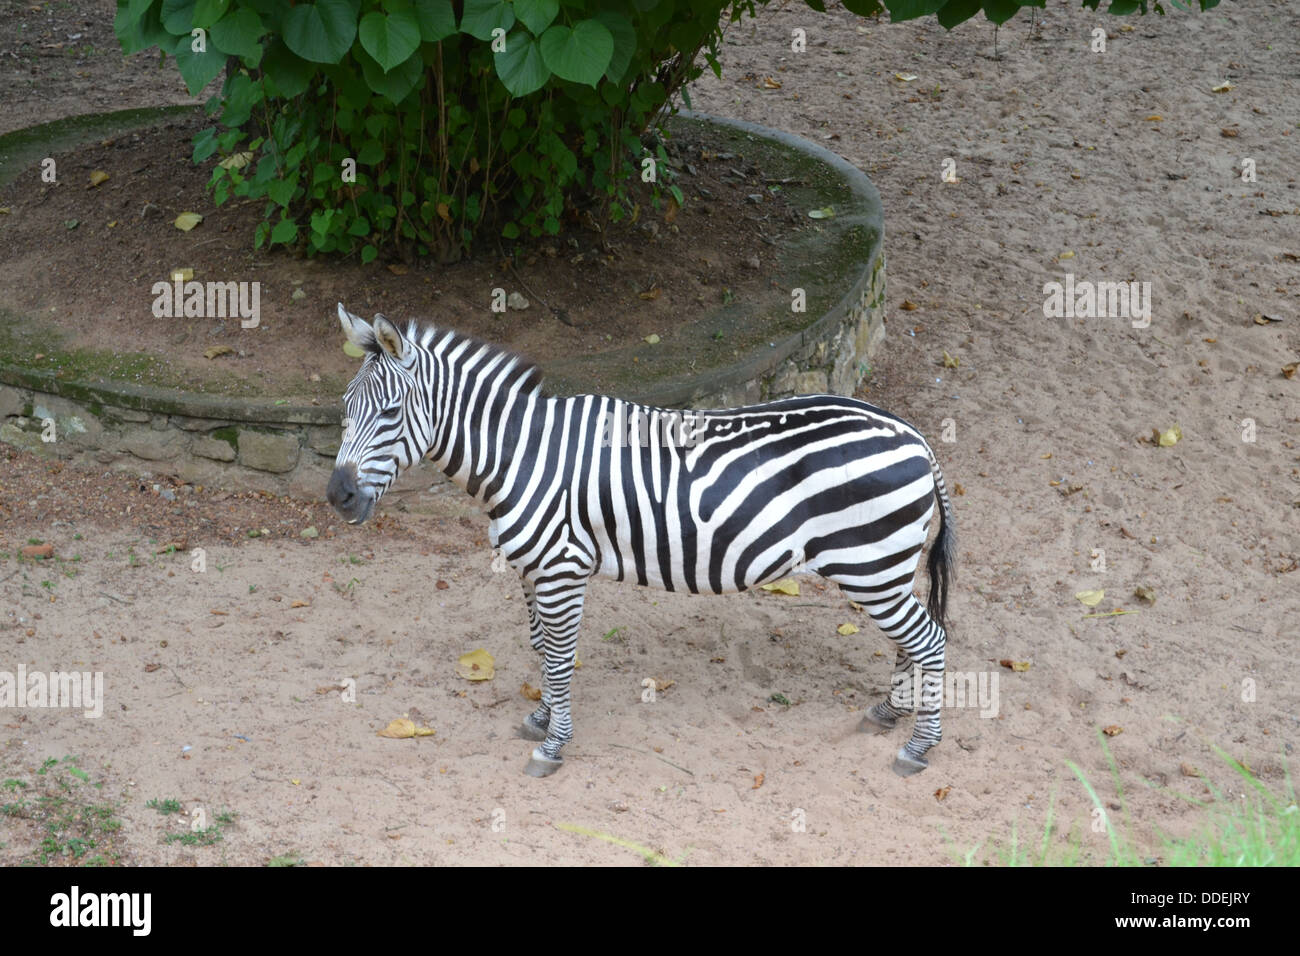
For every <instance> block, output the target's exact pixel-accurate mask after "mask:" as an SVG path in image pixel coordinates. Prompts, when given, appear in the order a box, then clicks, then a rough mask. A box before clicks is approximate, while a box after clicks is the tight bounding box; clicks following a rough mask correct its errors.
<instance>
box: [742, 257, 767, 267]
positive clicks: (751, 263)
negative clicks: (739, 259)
mask: <svg viewBox="0 0 1300 956" xmlns="http://www.w3.org/2000/svg"><path fill="white" fill-rule="evenodd" d="M762 265H763V264H762V263H761V262H759V261H758V256H750V257H749V258H748V259H746V260H745V268H747V269H755V270H757V269H760V268H762Z"/></svg>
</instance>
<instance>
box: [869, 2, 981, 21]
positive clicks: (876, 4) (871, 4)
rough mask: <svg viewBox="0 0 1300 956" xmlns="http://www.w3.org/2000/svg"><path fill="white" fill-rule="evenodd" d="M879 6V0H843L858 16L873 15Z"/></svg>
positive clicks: (878, 9) (878, 10) (877, 11)
mask: <svg viewBox="0 0 1300 956" xmlns="http://www.w3.org/2000/svg"><path fill="white" fill-rule="evenodd" d="M880 8H881V4H880V0H844V9H845V10H847V11H849V13H856V14H857V15H858V16H860V17H874V16H875V15H876V14H877V13H879V12H880ZM972 16H973V14H972Z"/></svg>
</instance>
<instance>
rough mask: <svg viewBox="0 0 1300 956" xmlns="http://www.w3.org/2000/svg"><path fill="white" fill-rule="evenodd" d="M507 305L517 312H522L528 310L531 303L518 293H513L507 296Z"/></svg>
mask: <svg viewBox="0 0 1300 956" xmlns="http://www.w3.org/2000/svg"><path fill="white" fill-rule="evenodd" d="M506 305H507V306H509V307H510V308H512V309H514V310H515V311H516V312H522V311H523V310H524V309H526V308H528V306H529V302H528V300H527V299H525V298H524V297H523V296H522V295H520V294H519V293H518V292H511V293H510V294H509V295H508V296H506Z"/></svg>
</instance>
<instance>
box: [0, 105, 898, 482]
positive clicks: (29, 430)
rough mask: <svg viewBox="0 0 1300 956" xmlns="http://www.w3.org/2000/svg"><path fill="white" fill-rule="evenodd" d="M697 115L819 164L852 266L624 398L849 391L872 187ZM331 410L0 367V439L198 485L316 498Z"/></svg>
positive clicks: (876, 287)
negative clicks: (765, 324) (735, 354)
mask: <svg viewBox="0 0 1300 956" xmlns="http://www.w3.org/2000/svg"><path fill="white" fill-rule="evenodd" d="M688 115H689V114H688ZM696 118H697V119H699V117H696ZM708 121H709V122H712V123H716V124H718V125H720V126H723V127H730V128H731V129H732V130H733V131H739V132H740V133H742V134H743V135H744V136H747V137H749V138H751V139H753V138H763V139H768V140H773V141H776V142H779V143H782V144H784V145H785V146H787V147H789V148H791V149H793V150H797V151H798V152H800V153H802V154H803V155H804V156H805V157H807V158H809V159H811V160H814V161H815V162H816V163H817V164H819V165H820V168H822V169H824V170H827V171H829V174H830V175H831V176H832V177H833V178H834V180H835V181H836V183H837V187H836V188H837V190H838V193H837V195H838V199H837V209H836V219H835V222H834V224H833V228H834V229H835V230H838V231H837V232H836V233H835V235H836V239H835V240H834V241H835V242H836V243H837V245H836V247H835V248H836V249H837V251H839V252H841V253H846V254H847V255H849V256H850V257H851V258H848V259H846V260H845V261H849V262H852V263H854V264H857V263H861V269H860V270H857V269H856V268H855V272H856V274H857V279H856V280H855V281H854V282H853V283H852V287H851V288H849V289H848V290H847V291H846V292H845V293H844V294H843V296H842V297H841V298H840V300H839V301H838V302H837V303H835V304H834V305H833V306H832V307H831V308H830V309H829V310H828V311H827V312H826V313H825V314H824V315H822V316H821V317H820V318H819V319H817V320H816V321H815V322H813V323H812V324H811V325H809V326H808V327H807V328H805V329H804V330H803V331H802V332H799V333H797V334H795V335H791V336H788V337H787V338H785V339H783V340H781V341H777V342H772V343H769V345H768V347H766V348H762V347H760V348H758V349H756V350H753V351H751V352H750V353H749V354H747V355H742V356H740V357H739V359H738V360H737V361H736V362H734V363H732V364H731V365H730V366H728V367H726V368H723V369H714V370H711V371H709V372H707V373H703V374H699V375H697V376H695V377H694V378H691V379H688V380H685V381H680V380H679V381H675V382H672V383H667V382H661V383H660V384H658V385H653V384H652V385H650V386H648V387H643V388H641V389H639V394H637V395H636V398H637V399H638V400H640V401H643V402H647V403H651V404H656V405H660V406H666V407H678V408H680V407H693V408H729V407H736V406H739V405H749V404H754V403H756V402H760V401H767V400H770V399H776V398H783V397H787V396H790V395H797V394H809V393H824V392H832V393H836V394H843V395H848V394H852V393H853V392H854V390H855V389H856V388H857V386H858V384H859V383H860V382H861V381H862V379H863V378H864V377H865V376H866V375H867V374H868V373H869V370H870V362H871V357H872V355H873V354H874V352H875V350H876V348H877V346H878V345H879V343H880V341H881V340H882V339H883V337H884V333H885V325H884V297H885V259H884V251H883V250H884V213H883V210H882V208H881V205H880V196H879V194H878V193H877V192H876V189H875V187H874V186H872V184H871V182H870V181H869V180H868V179H867V177H866V176H865V175H864V174H863V173H862V172H861V171H860V170H858V169H856V168H854V167H853V166H851V165H850V164H849V163H847V162H845V161H844V160H843V159H842V158H840V157H838V156H836V155H834V154H833V153H831V152H829V151H827V150H825V149H823V148H822V147H820V146H817V145H815V144H813V143H809V142H807V141H805V140H801V139H798V138H797V137H793V136H790V135H789V134H785V133H781V132H778V131H775V130H770V129H766V128H763V127H759V126H755V125H753V124H749V123H745V122H742V121H738V120H727V119H719V118H716V117H714V118H709V119H708ZM668 347H670V346H669V345H668V344H667V343H665V348H668ZM661 354H662V353H661ZM681 364H682V365H686V364H687V362H686V361H685V359H684V360H683V362H682V363H681ZM579 380H580V379H579ZM554 384H555V385H556V388H557V393H559V394H564V393H565V383H564V381H563V380H562V379H560V378H558V377H557V379H556V380H555V381H554ZM341 416H342V409H341V408H339V407H333V408H329V407H324V406H313V405H305V406H291V405H281V404H277V403H275V402H271V401H266V400H260V401H243V400H239V399H231V398H227V397H224V396H213V395H205V394H203V393H198V392H181V391H176V390H168V389H150V388H144V387H140V386H134V385H119V384H116V383H112V382H107V383H104V382H100V383H88V382H68V381H65V380H62V379H60V378H58V377H57V376H55V375H52V374H50V373H48V372H44V371H37V370H33V369H29V368H19V367H15V366H7V365H0V442H7V443H9V444H12V445H15V446H18V447H20V448H24V449H27V450H30V451H32V452H35V453H37V454H41V455H46V456H51V457H58V458H63V459H67V460H73V461H80V462H83V463H87V464H97V465H103V466H105V467H108V468H111V469H114V470H123V471H130V472H135V473H141V474H143V473H149V474H150V475H174V476H177V477H179V478H181V479H182V480H184V481H186V482H190V483H192V484H195V485H203V486H206V487H219V488H225V489H230V490H236V491H266V492H270V493H273V494H288V495H292V496H294V497H299V498H308V499H316V498H320V497H322V496H323V495H324V492H325V485H326V483H327V481H328V479H329V473H330V471H331V469H332V468H333V461H334V455H335V454H336V453H337V452H338V447H339V441H340V438H341V436H342V432H341V428H340V425H339V421H340V418H341ZM411 472H412V473H411V474H410V475H409V477H407V478H406V479H405V480H404V481H402V483H401V486H400V487H399V489H397V490H401V487H404V488H408V489H410V488H415V487H419V486H421V485H423V487H426V488H427V487H428V482H429V481H430V480H437V479H439V478H440V477H441V476H440V475H438V473H437V472H436V471H434V470H433V469H432V468H431V467H430V466H426V467H421V468H414V469H412V470H411Z"/></svg>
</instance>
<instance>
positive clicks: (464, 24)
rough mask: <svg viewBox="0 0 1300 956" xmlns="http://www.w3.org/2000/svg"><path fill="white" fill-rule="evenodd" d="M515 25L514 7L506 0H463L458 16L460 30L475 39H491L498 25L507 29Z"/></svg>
mask: <svg viewBox="0 0 1300 956" xmlns="http://www.w3.org/2000/svg"><path fill="white" fill-rule="evenodd" d="M514 25H515V8H514V5H513V4H511V3H508V2H507V0H465V12H464V13H463V14H462V15H461V18H460V32H461V33H468V34H469V35H470V36H472V37H474V38H475V39H476V40H491V39H492V31H493V30H495V29H497V28H498V27H499V28H501V29H502V30H509V29H510V28H511V27H512V26H514Z"/></svg>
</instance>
